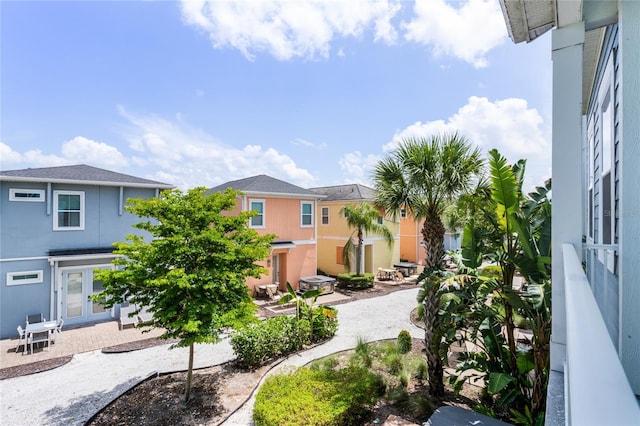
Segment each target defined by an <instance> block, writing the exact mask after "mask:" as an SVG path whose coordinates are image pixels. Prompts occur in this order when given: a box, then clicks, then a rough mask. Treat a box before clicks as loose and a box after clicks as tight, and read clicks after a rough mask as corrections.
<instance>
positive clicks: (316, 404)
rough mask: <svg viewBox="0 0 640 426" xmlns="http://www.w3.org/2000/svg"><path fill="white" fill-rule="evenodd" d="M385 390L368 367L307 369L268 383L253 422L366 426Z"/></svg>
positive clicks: (263, 424)
mask: <svg viewBox="0 0 640 426" xmlns="http://www.w3.org/2000/svg"><path fill="white" fill-rule="evenodd" d="M383 391H384V386H383V385H382V380H381V379H380V378H379V377H378V376H376V375H375V374H373V373H371V372H370V371H369V370H367V369H366V368H346V369H342V370H338V371H333V370H311V369H308V368H304V367H303V368H300V369H298V370H297V371H295V372H294V373H292V374H278V375H273V376H271V377H269V378H268V379H267V380H266V381H265V383H264V384H263V385H262V386H261V387H260V390H259V391H258V394H257V395H256V401H255V405H254V407H253V419H254V421H255V423H256V425H257V426H281V425H288V426H298V425H299V426H314V425H318V426H338V425H357V424H362V417H363V415H364V414H366V413H367V411H368V409H369V407H371V406H373V405H374V404H375V402H376V398H377V396H379V395H381V394H382V392H383Z"/></svg>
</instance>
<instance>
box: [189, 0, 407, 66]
mask: <svg viewBox="0 0 640 426" xmlns="http://www.w3.org/2000/svg"><path fill="white" fill-rule="evenodd" d="M400 7H401V6H400V4H399V3H396V2H392V1H389V0H378V1H369V0H349V1H331V0H329V1H327V0H313V1H291V0H284V1H281V0H273V1H272V0H269V1H220V0H196V1H192V0H182V2H181V9H182V17H183V20H184V21H185V22H186V23H187V24H189V25H193V26H195V27H197V28H199V29H201V30H203V31H205V32H206V33H207V34H208V36H209V38H210V40H211V42H212V44H213V46H214V47H215V48H216V49H219V48H224V47H232V48H235V49H238V50H240V51H241V52H242V54H243V55H244V56H245V57H246V58H247V59H249V60H253V59H254V57H255V54H256V53H257V52H268V53H269V54H271V55H273V56H274V57H275V58H277V59H279V60H288V59H291V58H293V57H301V58H305V59H315V58H318V57H321V58H326V57H328V56H329V51H330V47H331V42H332V41H333V40H334V39H335V38H337V37H360V36H361V35H362V34H363V32H364V31H365V30H367V29H369V28H372V30H373V33H374V41H383V42H385V43H393V42H394V41H395V40H396V38H397V32H396V30H395V28H394V26H393V25H392V24H391V20H392V19H393V17H394V16H395V15H396V14H397V13H398V11H399V10H400ZM338 54H339V53H338Z"/></svg>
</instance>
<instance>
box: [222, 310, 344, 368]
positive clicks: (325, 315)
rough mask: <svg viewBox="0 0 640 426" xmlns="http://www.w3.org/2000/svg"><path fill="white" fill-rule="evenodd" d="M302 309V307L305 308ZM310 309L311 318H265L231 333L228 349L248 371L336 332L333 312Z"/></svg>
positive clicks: (335, 319)
mask: <svg viewBox="0 0 640 426" xmlns="http://www.w3.org/2000/svg"><path fill="white" fill-rule="evenodd" d="M305 306H306V305H305ZM308 309H313V310H312V312H313V315H311V316H310V318H311V323H310V322H309V319H308V318H309V316H308V315H305V316H301V317H299V318H298V317H289V316H286V315H282V316H278V317H273V318H269V319H267V320H265V321H263V322H261V323H258V324H252V325H249V326H247V327H245V328H242V329H240V330H237V331H234V332H233V333H232V334H231V347H232V348H233V351H234V352H235V354H236V356H237V358H238V362H239V363H240V364H241V365H243V366H245V367H249V368H253V367H259V366H261V365H264V364H265V363H266V362H268V361H270V360H272V359H275V358H278V357H283V356H287V355H289V354H291V353H293V352H295V351H298V350H300V349H302V348H303V347H304V345H309V344H311V343H315V342H320V341H323V340H326V339H329V338H331V337H333V335H334V334H336V330H337V329H338V319H337V315H336V310H335V309H334V308H330V307H326V306H318V307H316V308H308Z"/></svg>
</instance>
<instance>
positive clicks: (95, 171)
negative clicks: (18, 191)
mask: <svg viewBox="0 0 640 426" xmlns="http://www.w3.org/2000/svg"><path fill="white" fill-rule="evenodd" d="M0 180H4V181H25V182H65V183H79V184H92V185H109V186H135V187H148V188H173V185H169V184H167V183H163V182H156V181H153V180H149V179H143V178H139V177H135V176H130V175H125V174H122V173H117V172H112V171H110V170H105V169H99V168H97V167H92V166H87V165H86V164H79V165H75V166H60V167H42V168H37V169H22V170H6V171H0Z"/></svg>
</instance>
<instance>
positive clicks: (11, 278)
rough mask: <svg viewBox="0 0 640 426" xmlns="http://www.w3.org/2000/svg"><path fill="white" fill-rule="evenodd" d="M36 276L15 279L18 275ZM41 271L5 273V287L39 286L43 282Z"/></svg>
mask: <svg viewBox="0 0 640 426" xmlns="http://www.w3.org/2000/svg"><path fill="white" fill-rule="evenodd" d="M33 274H36V275H37V276H36V278H27V279H16V277H17V276H20V275H33ZM42 277H43V271H42V269H41V270H39V271H18V272H7V285H8V286H10V285H23V284H40V283H42V282H43V278H42Z"/></svg>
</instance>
